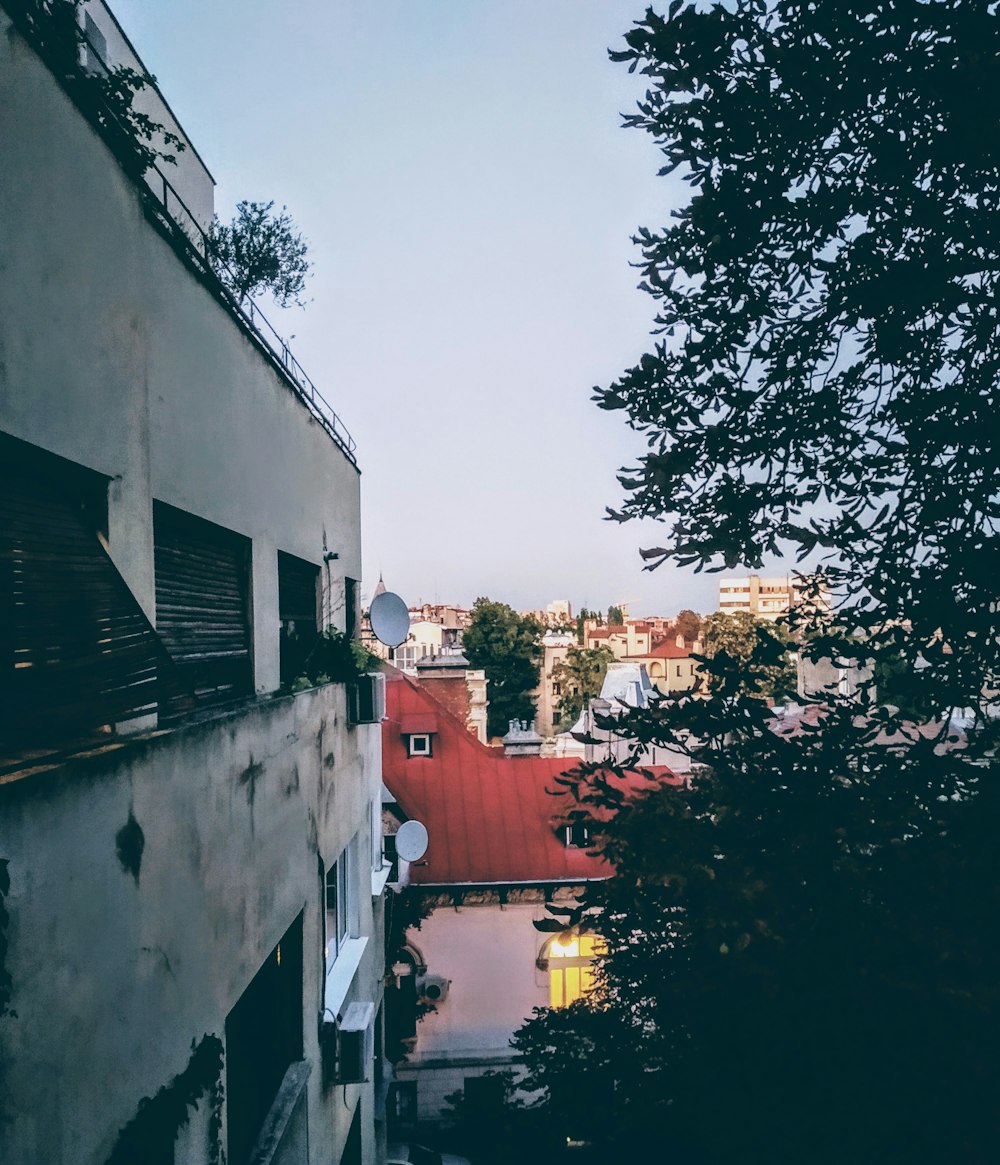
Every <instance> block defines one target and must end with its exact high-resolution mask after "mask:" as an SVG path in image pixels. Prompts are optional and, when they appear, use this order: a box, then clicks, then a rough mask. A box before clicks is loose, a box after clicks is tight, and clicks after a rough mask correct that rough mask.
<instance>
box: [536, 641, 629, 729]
mask: <svg viewBox="0 0 1000 1165" xmlns="http://www.w3.org/2000/svg"><path fill="white" fill-rule="evenodd" d="M614 662H615V653H614V652H613V651H612V650H611V648H610V647H571V648H569V650H568V651H567V652H566V658H565V659H562V660H559V662H558V663H557V664H556V665H555V666H554V667H553V668H552V679H553V680H554V681H555V682H556V683H557V684H559V686H560V688H561V692H560V696H559V711H560V713H561V717H562V723H563V724H564V725H566V726H567V727H568V726H570V725H572V724H575V723H576V720H577V718H578V717H579V715H580V712H581V710H582V709H583V707H584V706H585V705H586V703H587V701H588V700H590V699H592V698H593V697H594V696H599V695H600V694H601V685H602V684H603V683H604V677H605V676H606V675H607V674H608V665H609V664H612V663H614Z"/></svg>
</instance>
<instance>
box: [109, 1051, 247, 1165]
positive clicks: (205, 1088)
mask: <svg viewBox="0 0 1000 1165" xmlns="http://www.w3.org/2000/svg"><path fill="white" fill-rule="evenodd" d="M222 1062H223V1049H222V1040H220V1039H219V1037H218V1036H210V1035H205V1036H202V1038H201V1040H199V1041H198V1042H197V1043H192V1045H191V1059H190V1060H188V1064H187V1067H186V1068H185V1069H184V1071H183V1072H180V1073H179V1074H178V1075H177V1076H175V1077H174V1078H173V1080H171V1081H170V1082H169V1083H168V1084H164V1086H163V1087H162V1088H161V1089H160V1090H159V1092H157V1093H156V1095H155V1096H151V1097H150V1096H144V1097H143V1098H142V1100H140V1101H139V1108H138V1111H137V1112H136V1114H135V1116H134V1117H133V1118H132V1119H131V1120H130V1121H129V1123H128V1124H127V1125H125V1126H124V1128H123V1129H122V1130H121V1132H120V1133H119V1134H118V1140H117V1141H116V1142H115V1147H114V1149H113V1150H112V1151H111V1156H110V1157H109V1158H108V1160H107V1165H142V1163H143V1162H146V1161H156V1160H159V1159H160V1156H161V1155H162V1152H163V1148H164V1146H166V1145H172V1144H173V1143H174V1142H175V1141H176V1140H177V1134H178V1133H179V1132H180V1131H181V1129H183V1128H184V1127H185V1126H186V1125H187V1123H188V1122H189V1121H190V1119H191V1113H192V1111H194V1110H195V1109H197V1107H198V1101H199V1100H201V1099H202V1098H203V1097H206V1096H207V1097H208V1100H209V1103H210V1104H211V1106H212V1111H211V1115H210V1117H209V1122H208V1140H209V1162H210V1165H224V1157H223V1152H222Z"/></svg>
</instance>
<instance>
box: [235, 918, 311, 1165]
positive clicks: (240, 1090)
mask: <svg viewBox="0 0 1000 1165" xmlns="http://www.w3.org/2000/svg"><path fill="white" fill-rule="evenodd" d="M301 1059H302V915H301V914H300V915H299V916H298V918H297V919H296V920H295V922H294V923H293V924H292V925H291V927H290V928H289V929H288V930H287V931H286V932H285V934H284V935H283V937H282V939H281V941H280V942H279V943H278V945H277V946H276V947H275V948H274V950H273V951H271V953H270V954H269V955H268V957H267V959H266V960H265V961H264V963H263V965H262V966H261V967H260V969H259V970H258V972H257V974H256V975H255V976H254V977H253V980H252V981H251V983H250V986H249V987H247V989H246V991H244V992H243V994H242V995H241V996H240V998H239V1000H238V1001H237V1003H236V1006H235V1007H234V1008H233V1009H232V1011H230V1013H229V1015H228V1016H227V1017H226V1110H227V1132H228V1140H229V1161H230V1165H246V1163H247V1162H248V1161H249V1159H250V1153H251V1151H252V1150H253V1146H254V1142H255V1141H256V1140H257V1136H258V1134H259V1133H260V1130H261V1128H262V1126H263V1124H264V1120H265V1118H266V1117H267V1114H268V1111H269V1110H270V1108H271V1105H272V1104H273V1103H274V1098H275V1097H276V1096H277V1094H278V1089H279V1088H280V1086H281V1082H282V1080H283V1079H284V1076H285V1072H286V1071H287V1070H288V1067H289V1065H290V1064H292V1063H294V1062H295V1061H296V1060H301Z"/></svg>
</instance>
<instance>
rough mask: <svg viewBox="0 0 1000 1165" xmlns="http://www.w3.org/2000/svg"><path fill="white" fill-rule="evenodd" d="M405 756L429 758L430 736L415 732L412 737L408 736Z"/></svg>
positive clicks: (426, 733) (427, 733)
mask: <svg viewBox="0 0 1000 1165" xmlns="http://www.w3.org/2000/svg"><path fill="white" fill-rule="evenodd" d="M406 755H407V756H430V755H431V734H430V733H429V732H417V733H414V734H413V735H412V736H408V737H407V738H406Z"/></svg>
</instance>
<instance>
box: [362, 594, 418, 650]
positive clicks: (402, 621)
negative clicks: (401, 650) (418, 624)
mask: <svg viewBox="0 0 1000 1165" xmlns="http://www.w3.org/2000/svg"><path fill="white" fill-rule="evenodd" d="M368 619H369V621H370V622H371V625H372V631H374V633H375V638H376V639H378V640H380V641H381V642H382V643H384V644H385V645H386V647H398V646H399V645H400V644H401V643H404V642H405V641H406V637H407V635H409V633H410V612H409V611H408V610H407V609H406V604H405V603H404V602H403V600H402V599H401V598H400V597H399V595H394V594H393V593H392V591H383V592H382V594H380V595H376V596H375V598H374V599H372V605H371V608H370V609H369V611H368Z"/></svg>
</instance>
